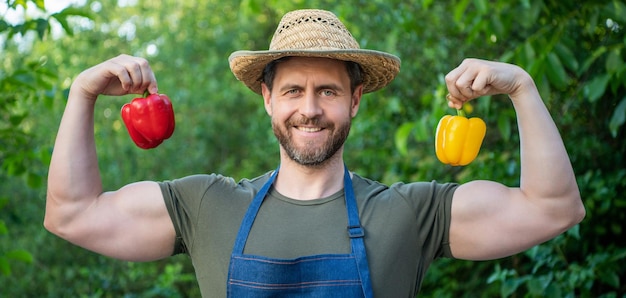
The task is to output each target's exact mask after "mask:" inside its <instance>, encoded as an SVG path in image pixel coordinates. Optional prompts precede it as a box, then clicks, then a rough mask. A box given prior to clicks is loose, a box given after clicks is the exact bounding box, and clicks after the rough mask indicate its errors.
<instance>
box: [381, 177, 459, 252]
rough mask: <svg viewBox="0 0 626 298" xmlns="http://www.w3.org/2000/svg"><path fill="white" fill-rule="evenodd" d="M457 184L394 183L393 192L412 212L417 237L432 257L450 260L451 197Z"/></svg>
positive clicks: (433, 182)
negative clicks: (417, 227) (395, 192)
mask: <svg viewBox="0 0 626 298" xmlns="http://www.w3.org/2000/svg"><path fill="white" fill-rule="evenodd" d="M458 186H459V185H458V184H456V183H445V184H440V183H437V182H435V181H432V182H416V183H409V184H397V185H394V186H392V189H393V190H395V191H397V192H399V193H400V195H401V196H402V197H403V198H404V199H405V200H406V201H407V203H408V204H409V205H410V206H411V208H412V209H413V210H414V211H415V219H416V220H417V224H418V226H419V227H420V229H419V233H420V235H419V238H420V239H422V241H423V242H424V250H425V252H427V253H428V254H432V257H433V258H437V257H447V258H452V257H453V256H452V253H451V251H450V220H451V210H452V196H453V195H454V191H455V190H456V189H457V187H458Z"/></svg>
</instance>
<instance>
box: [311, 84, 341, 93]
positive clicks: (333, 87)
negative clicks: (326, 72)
mask: <svg viewBox="0 0 626 298" xmlns="http://www.w3.org/2000/svg"><path fill="white" fill-rule="evenodd" d="M315 89H316V91H320V90H326V89H331V90H336V91H338V92H341V91H343V88H342V87H341V85H338V84H333V83H329V84H324V85H320V86H318V87H317V88H315Z"/></svg>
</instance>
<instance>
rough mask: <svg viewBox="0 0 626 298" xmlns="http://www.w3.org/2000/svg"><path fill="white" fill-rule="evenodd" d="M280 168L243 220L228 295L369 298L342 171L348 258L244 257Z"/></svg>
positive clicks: (352, 204) (359, 240) (362, 251)
mask: <svg viewBox="0 0 626 298" xmlns="http://www.w3.org/2000/svg"><path fill="white" fill-rule="evenodd" d="M277 175H278V169H277V170H276V171H274V173H273V174H272V175H271V177H270V179H269V180H268V181H267V182H266V183H265V185H263V187H262V188H261V190H259V192H258V193H257V195H256V196H255V197H254V199H253V200H252V202H251V203H250V207H248V211H247V212H246V215H245V216H244V218H243V221H242V223H241V226H240V227H239V233H238V234H237V238H236V240H235V245H234V248H233V252H232V254H231V256H230V266H229V269H228V285H227V293H228V297H230V298H240V297H303V296H304V297H373V293H372V286H371V282H370V274H369V266H368V264H367V256H366V253H365V245H364V244H363V236H364V231H363V228H362V227H361V224H360V222H359V214H358V211H357V206H356V198H355V197H354V190H353V188H352V179H350V174H349V173H348V169H347V168H346V167H345V166H344V175H343V180H344V195H345V201H346V212H347V214H348V228H347V231H346V232H347V233H348V236H349V237H350V246H351V253H350V254H321V255H312V256H304V257H299V258H295V259H275V258H267V257H263V256H256V255H247V254H244V253H243V250H244V247H245V245H246V241H247V240H248V235H249V233H250V230H251V228H252V224H253V223H254V219H255V217H256V215H257V213H258V212H259V209H260V208H261V204H262V203H263V200H264V199H265V196H266V195H267V192H268V191H269V189H270V187H271V186H272V184H273V183H274V180H276V176H277Z"/></svg>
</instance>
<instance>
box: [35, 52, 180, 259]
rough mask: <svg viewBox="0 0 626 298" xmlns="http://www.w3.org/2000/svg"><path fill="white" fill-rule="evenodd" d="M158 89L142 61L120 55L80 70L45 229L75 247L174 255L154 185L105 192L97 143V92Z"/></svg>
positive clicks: (59, 142) (121, 254)
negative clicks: (95, 112) (95, 124)
mask: <svg viewBox="0 0 626 298" xmlns="http://www.w3.org/2000/svg"><path fill="white" fill-rule="evenodd" d="M145 90H149V92H150V93H156V92H157V85H156V79H155V76H154V73H153V72H152V70H151V69H150V66H149V64H148V62H147V61H146V60H145V59H142V58H137V57H132V56H127V55H121V56H118V57H115V58H113V59H110V60H108V61H105V62H103V63H101V64H98V65H96V66H94V67H92V68H89V69H87V70H85V71H83V72H82V73H81V74H80V75H79V76H78V77H77V78H76V79H75V81H74V82H73V84H72V86H71V89H70V94H69V98H68V101H67V106H66V108H65V111H64V113H63V118H62V120H61V124H60V127H59V131H58V134H57V138H56V142H55V146H54V151H53V153H52V160H51V163H50V171H49V174H48V191H47V198H46V213H45V219H44V226H45V227H46V229H48V230H49V231H50V232H52V233H54V234H56V235H58V236H59V237H61V238H64V239H66V240H68V241H70V242H72V243H74V244H76V245H79V246H82V247H85V248H87V249H89V250H92V251H94V252H97V253H101V254H104V255H107V256H111V257H114V258H119V259H124V260H133V261H147V260H154V259H159V258H164V257H166V256H169V255H170V254H171V253H172V251H173V246H174V239H175V232H174V227H173V225H172V222H171V219H170V217H169V215H168V213H167V209H166V207H165V204H164V201H163V196H162V194H161V191H160V189H159V186H158V185H157V184H156V183H155V182H138V183H133V184H129V185H127V186H125V187H122V188H121V189H120V190H117V191H111V192H103V187H102V181H101V178H100V171H99V168H98V158H97V155H96V148H95V142H94V106H95V103H96V99H97V97H98V95H101V94H106V95H125V94H142V93H143V92H144V91H145Z"/></svg>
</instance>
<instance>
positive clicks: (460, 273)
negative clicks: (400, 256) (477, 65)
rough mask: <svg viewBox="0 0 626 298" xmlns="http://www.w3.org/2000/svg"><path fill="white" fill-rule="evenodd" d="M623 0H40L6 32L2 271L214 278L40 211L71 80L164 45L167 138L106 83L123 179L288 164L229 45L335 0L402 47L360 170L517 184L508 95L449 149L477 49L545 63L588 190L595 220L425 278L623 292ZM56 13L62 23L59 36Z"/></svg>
mask: <svg viewBox="0 0 626 298" xmlns="http://www.w3.org/2000/svg"><path fill="white" fill-rule="evenodd" d="M4 2H5V3H6V6H7V7H8V11H11V12H15V11H18V10H19V9H20V8H25V7H26V6H27V1H12V0H5V1H4ZM622 2H623V1H618V0H609V1H603V2H598V1H578V2H574V1H569V2H567V1H565V2H564V1H555V0H521V1H501V0H498V1H487V0H458V1H430V0H423V1H400V0H385V1H383V0H380V1H379V0H376V1H364V0H354V1H329V0H328V1H324V0H297V1H279V0H269V1H261V0H245V1H217V0H195V1H175V0H165V1H145V0H139V1H129V2H124V3H129V4H127V5H126V6H120V5H119V4H118V1H116V0H100V1H87V3H86V4H85V6H83V7H68V8H66V9H64V10H61V11H59V12H54V13H48V12H45V6H44V5H43V4H44V3H43V1H41V0H38V1H32V2H28V4H29V5H32V4H34V5H35V8H36V9H38V10H40V12H41V13H40V14H37V15H38V16H37V17H31V16H26V17H25V18H24V19H23V22H21V23H19V24H9V23H8V22H7V21H6V20H5V19H3V18H2V17H0V38H3V39H2V40H5V41H6V42H5V43H2V46H3V49H2V51H0V61H2V62H1V63H2V67H0V164H1V165H0V211H1V212H0V271H1V272H3V274H4V275H0V284H2V285H4V284H11V287H10V288H5V287H3V289H2V291H3V294H5V291H7V292H6V295H8V296H49V297H65V296H87V297H118V296H129V297H133V296H148V297H150V296H158V297H163V296H166V297H189V296H192V297H195V296H199V294H198V289H197V286H196V284H195V277H194V276H193V268H192V265H191V263H190V262H189V260H188V259H187V258H186V257H183V256H177V257H174V258H171V259H168V260H164V261H160V262H152V263H127V262H121V261H115V260H111V259H108V258H105V257H101V256H97V255H94V254H93V253H90V252H87V251H85V250H83V249H81V248H78V247H75V246H73V245H71V244H69V243H67V242H65V241H63V240H60V239H58V238H56V237H55V236H52V235H50V234H49V233H47V232H46V231H44V230H43V228H42V227H41V221H42V218H43V208H44V207H43V206H44V205H45V200H44V197H45V183H44V182H45V176H46V171H47V166H48V163H49V159H50V153H51V151H52V146H53V141H54V136H55V134H56V129H57V128H58V123H59V120H60V116H61V114H62V112H63V108H64V105H65V98H66V97H67V90H68V88H69V86H70V84H71V81H72V79H73V77H75V76H76V75H77V74H78V73H79V72H80V71H82V70H83V69H86V68H87V67H90V66H92V65H95V64H97V63H100V62H101V61H103V60H105V59H108V58H110V57H113V56H116V55H119V54H121V53H127V54H133V55H139V56H143V57H146V58H147V59H149V60H150V62H151V66H152V68H153V70H154V71H155V73H156V75H157V79H158V81H159V90H160V91H161V92H163V93H167V94H168V95H169V96H170V98H171V99H172V102H173V105H174V110H175V113H176V117H177V128H176V132H175V133H174V135H173V136H172V138H170V139H169V140H167V141H165V142H164V143H163V144H162V145H161V146H159V147H158V148H156V149H153V150H141V149H138V148H136V147H135V146H134V145H133V143H132V141H131V140H130V139H129V137H128V135H127V134H126V131H125V130H124V126H123V123H122V122H121V118H120V115H119V110H120V108H121V106H122V105H123V104H124V103H125V102H128V101H129V100H130V99H132V96H126V97H120V98H111V97H101V98H99V100H98V102H97V104H96V123H95V130H96V142H97V147H98V155H99V158H100V169H101V172H102V179H103V183H104V185H105V186H106V188H108V189H115V188H118V187H121V186H122V185H124V184H127V183H129V182H132V181H137V180H143V179H146V180H164V179H172V178H177V177H180V176H185V175H190V174H195V173H209V172H217V173H223V174H225V175H229V176H233V177H253V176H256V175H259V174H261V173H263V172H265V171H267V170H269V169H272V168H274V167H275V166H276V162H277V158H278V146H277V143H276V141H275V140H274V136H273V135H272V132H271V128H270V122H269V118H268V117H267V115H266V114H265V111H264V110H263V108H262V107H261V99H260V97H259V96H258V95H256V94H253V93H252V92H250V91H249V90H247V89H246V87H245V86H243V84H241V83H239V82H237V81H236V79H235V78H234V76H233V75H232V74H231V73H230V70H229V68H228V62H227V58H228V55H229V54H230V53H231V52H233V51H235V50H239V49H250V50H261V49H267V47H268V45H269V40H270V37H271V35H272V34H273V32H274V29H275V27H276V24H277V23H278V20H279V18H280V16H281V15H282V14H283V13H285V12H286V11H289V10H292V9H297V8H306V7H319V8H324V9H328V10H331V11H333V12H335V13H336V14H337V15H338V16H339V17H340V18H341V19H342V21H343V22H344V23H345V24H346V26H347V27H348V28H349V29H350V30H351V31H352V33H353V34H354V36H355V37H356V38H357V40H358V41H359V43H360V44H361V46H362V47H363V48H369V49H378V50H383V51H388V52H391V53H394V54H396V55H398V56H399V57H400V58H401V59H402V70H401V72H400V74H399V76H398V77H397V79H396V80H395V81H394V82H393V83H392V84H391V85H390V86H388V87H387V88H385V89H384V90H382V91H380V92H376V93H374V94H368V95H366V96H365V97H364V100H363V102H362V106H361V108H360V111H359V115H358V117H357V118H355V119H354V121H353V127H352V130H351V135H350V137H349V140H348V143H347V144H346V152H348V154H346V162H347V163H348V164H349V166H350V168H351V170H354V171H356V172H358V173H360V174H362V175H364V176H368V177H371V178H373V179H377V180H380V181H382V182H385V183H392V182H395V181H417V180H432V179H436V180H439V181H456V182H465V181H469V180H474V179H490V180H496V181H500V182H502V183H504V184H507V185H511V186H516V185H519V174H518V173H519V166H520V165H519V149H518V141H519V139H518V136H517V126H516V123H515V121H516V119H515V113H514V110H513V109H512V107H511V104H510V102H508V99H507V98H506V97H502V96H492V97H488V98H481V99H478V100H476V101H475V102H473V103H472V104H471V106H468V107H467V108H469V109H471V110H472V111H471V115H476V116H480V117H481V118H483V119H485V121H486V122H487V126H488V132H487V136H486V139H485V141H484V144H483V149H482V151H481V153H480V154H479V156H478V158H477V160H476V161H474V162H473V163H472V164H471V165H470V166H467V167H462V168H459V167H449V166H444V165H441V164H440V163H439V162H438V161H437V159H436V157H435V154H434V131H435V127H436V124H437V122H438V120H439V118H440V117H441V116H443V115H444V114H446V113H451V112H452V111H450V109H448V107H447V105H446V103H445V94H446V89H445V85H444V82H443V77H444V76H445V74H446V73H447V72H448V71H450V70H451V69H453V68H454V67H456V66H457V65H458V64H459V63H460V62H461V61H462V60H463V59H464V58H466V57H477V58H485V59H494V60H500V61H506V62H511V63H515V64H518V65H520V66H521V67H523V68H524V69H526V70H528V71H529V73H530V74H531V75H532V76H533V77H534V79H535V81H536V83H537V86H538V88H539V90H540V92H541V95H542V96H543V98H544V100H545V104H546V105H547V106H548V108H549V109H550V111H551V113H552V115H553V116H554V119H555V121H556V122H557V125H558V127H559V129H560V131H561V134H562V136H563V139H564V141H565V143H566V147H567V148H568V151H569V154H570V159H571V160H572V163H573V165H574V167H575V171H576V173H577V177H578V178H577V179H578V184H579V187H580V190H581V194H582V196H583V199H584V201H585V205H586V208H587V218H586V219H585V220H584V221H583V222H582V223H581V224H580V225H579V226H577V227H576V228H574V229H572V230H570V231H568V232H567V233H565V234H563V235H561V236H559V237H557V238H556V239H554V240H552V241H549V242H546V243H544V244H542V245H539V246H537V247H534V248H532V249H530V250H528V251H526V252H524V253H520V254H518V255H515V256H512V257H509V258H505V259H502V260H496V261H489V262H466V261H459V260H448V259H445V260H438V261H437V262H435V263H434V264H433V265H432V267H431V269H430V271H429V274H428V275H427V277H426V280H424V283H423V286H422V292H421V295H422V296H426V297H429V296H431V297H475V296H484V297H497V296H501V297H509V296H515V297H518V296H524V297H539V296H548V297H567V296H575V297H620V296H623V295H624V294H626V285H625V284H624V282H623V281H622V278H620V277H622V276H626V272H624V270H625V269H623V266H620V264H621V263H623V262H624V258H625V256H626V252H625V251H626V240H625V239H624V237H623V233H624V231H623V229H624V227H623V224H622V223H623V222H625V221H626V218H625V217H626V211H625V209H626V199H625V198H624V197H623V193H624V192H625V191H626V170H624V168H623V166H620V165H623V164H625V161H624V154H623V152H626V148H625V147H626V145H625V142H624V141H623V140H624V138H625V137H626V136H625V133H624V130H625V129H624V122H625V119H626V66H625V65H626V64H625V63H624V61H625V60H626V52H625V46H626V37H625V36H624V30H625V27H626V5H625V4H624V3H622ZM120 3H122V2H120ZM0 15H5V13H3V12H0ZM55 28H57V29H58V28H60V29H61V31H63V32H64V34H62V35H60V36H54V34H53V32H55V30H56V29H55ZM29 35H32V36H35V39H34V41H32V42H29V41H28V40H29V39H28V38H25V37H28V36H29ZM20 40H21V41H20ZM18 41H20V43H18ZM25 45H27V46H25ZM7 274H8V275H7Z"/></svg>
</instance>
